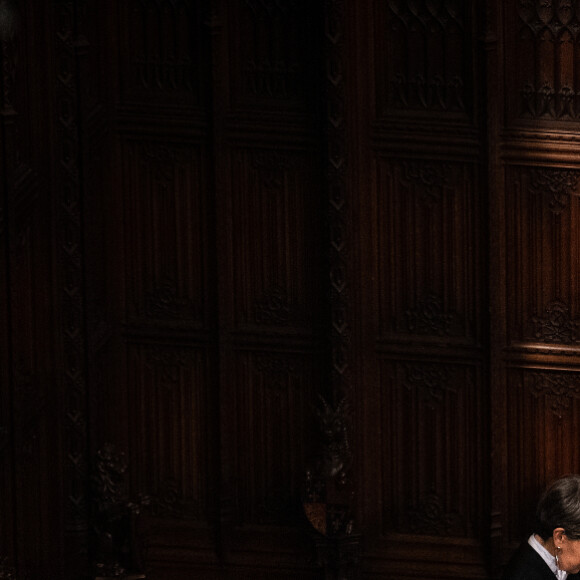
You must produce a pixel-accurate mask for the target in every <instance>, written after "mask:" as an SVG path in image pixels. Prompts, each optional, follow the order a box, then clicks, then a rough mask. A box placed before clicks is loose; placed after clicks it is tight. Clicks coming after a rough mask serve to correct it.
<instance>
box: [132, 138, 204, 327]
mask: <svg viewBox="0 0 580 580" xmlns="http://www.w3.org/2000/svg"><path fill="white" fill-rule="evenodd" d="M123 155H124V159H125V165H124V167H125V169H124V175H123V179H124V182H125V183H126V189H125V192H126V195H125V196H124V197H125V200H124V215H125V218H126V219H125V224H126V229H125V233H126V235H125V248H124V251H125V253H126V255H127V256H136V255H138V256H141V259H140V260H131V259H129V260H128V261H127V278H128V280H129V282H130V283H129V284H128V288H127V292H128V293H127V306H128V312H127V314H128V316H129V320H130V321H131V322H132V323H134V324H151V323H155V324H163V325H167V326H179V327H183V326H188V327H189V328H196V329H202V328H204V327H205V326H206V320H207V318H208V316H209V312H208V310H207V306H208V304H207V283H208V271H207V268H206V266H205V264H206V263H207V261H208V260H209V257H208V255H209V254H208V252H209V249H210V247H209V241H208V239H207V232H208V230H209V224H208V223H207V220H206V219H204V216H205V215H206V214H207V212H208V210H209V207H208V193H207V178H206V175H205V172H206V169H205V168H204V161H205V157H204V153H203V151H202V148H200V147H199V146H197V147H192V146H183V145H177V144H175V145H174V144H165V143H153V142H148V141H142V142H135V141H128V142H127V143H126V144H125V147H124V153H123ZM142 232H148V235H146V236H143V235H142V234H141V233H142Z"/></svg>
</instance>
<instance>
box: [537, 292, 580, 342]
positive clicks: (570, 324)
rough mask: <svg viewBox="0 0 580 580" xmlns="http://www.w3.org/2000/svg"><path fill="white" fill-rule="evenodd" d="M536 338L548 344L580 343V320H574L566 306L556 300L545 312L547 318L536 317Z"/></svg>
mask: <svg viewBox="0 0 580 580" xmlns="http://www.w3.org/2000/svg"><path fill="white" fill-rule="evenodd" d="M532 322H533V325H534V328H535V332H534V335H535V337H536V338H537V339H538V340H540V341H542V342H548V343H561V344H572V343H575V342H577V341H578V327H579V325H580V320H578V319H572V318H571V316H570V309H569V308H568V306H567V305H566V304H564V303H563V302H560V301H559V300H555V301H554V302H552V303H551V304H550V305H549V306H548V307H547V308H546V311H545V316H543V317H541V316H534V317H533V318H532Z"/></svg>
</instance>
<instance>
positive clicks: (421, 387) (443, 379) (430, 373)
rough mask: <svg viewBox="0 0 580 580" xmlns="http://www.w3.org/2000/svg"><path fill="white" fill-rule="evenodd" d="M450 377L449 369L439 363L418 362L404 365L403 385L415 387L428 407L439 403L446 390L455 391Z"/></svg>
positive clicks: (455, 388)
mask: <svg viewBox="0 0 580 580" xmlns="http://www.w3.org/2000/svg"><path fill="white" fill-rule="evenodd" d="M452 378H453V377H452V372H451V370H450V369H449V368H447V367H444V366H441V365H435V364H419V363H417V364H411V363H408V364H406V365H405V382H404V385H405V387H406V388H407V389H409V390H410V389H412V388H415V389H417V391H418V393H419V395H420V396H421V397H422V398H423V399H425V401H426V402H427V404H428V405H429V406H430V407H435V406H437V405H439V404H440V403H441V402H442V401H443V397H444V396H445V393H446V392H451V393H456V392H457V387H456V386H455V385H454V384H453V383H452Z"/></svg>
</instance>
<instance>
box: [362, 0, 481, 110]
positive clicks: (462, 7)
mask: <svg viewBox="0 0 580 580" xmlns="http://www.w3.org/2000/svg"><path fill="white" fill-rule="evenodd" d="M373 5H374V46H375V51H376V62H375V69H374V77H375V81H376V106H377V115H378V117H392V116H394V115H395V116H396V115H406V116H408V117H411V116H419V115H426V116H428V117H430V118H432V119H441V118H442V116H452V117H456V118H464V119H466V118H468V116H470V115H471V114H472V112H473V105H474V78H473V75H474V72H473V58H474V52H475V51H474V49H475V41H476V38H475V34H474V28H473V26H474V24H475V19H474V13H475V3H474V2H458V1H456V0H445V1H443V2H404V1H401V0H383V1H380V2H374V3H373Z"/></svg>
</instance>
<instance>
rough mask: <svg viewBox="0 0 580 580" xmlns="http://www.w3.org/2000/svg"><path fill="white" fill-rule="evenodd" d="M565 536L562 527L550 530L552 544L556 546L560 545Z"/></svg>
mask: <svg viewBox="0 0 580 580" xmlns="http://www.w3.org/2000/svg"><path fill="white" fill-rule="evenodd" d="M565 536H566V531H565V530H564V528H555V529H554V531H553V532H552V538H553V539H554V544H555V545H556V546H560V544H561V543H562V542H563V541H564V540H563V538H564V537H565Z"/></svg>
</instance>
